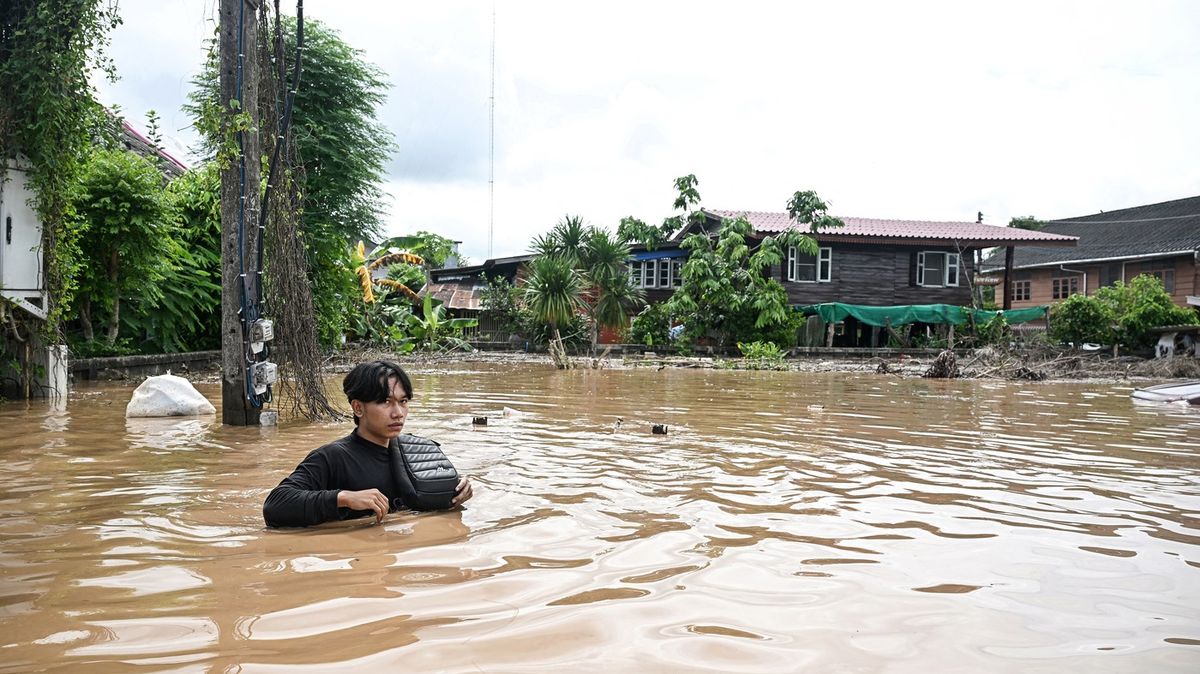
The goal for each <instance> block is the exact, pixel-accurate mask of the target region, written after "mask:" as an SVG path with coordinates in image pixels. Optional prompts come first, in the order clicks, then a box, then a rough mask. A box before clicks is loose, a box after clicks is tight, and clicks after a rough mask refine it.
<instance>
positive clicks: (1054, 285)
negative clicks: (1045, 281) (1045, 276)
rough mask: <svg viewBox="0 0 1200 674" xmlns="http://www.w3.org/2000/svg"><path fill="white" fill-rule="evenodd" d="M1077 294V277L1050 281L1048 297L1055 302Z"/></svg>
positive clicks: (1065, 277) (1062, 277) (1063, 277)
mask: <svg viewBox="0 0 1200 674" xmlns="http://www.w3.org/2000/svg"><path fill="white" fill-rule="evenodd" d="M1077 294H1079V277H1078V276H1061V277H1058V278H1053V279H1050V297H1051V299H1056V300H1065V299H1067V298H1068V297H1070V296H1071V295H1077Z"/></svg>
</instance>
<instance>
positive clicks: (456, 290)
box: [421, 281, 487, 311]
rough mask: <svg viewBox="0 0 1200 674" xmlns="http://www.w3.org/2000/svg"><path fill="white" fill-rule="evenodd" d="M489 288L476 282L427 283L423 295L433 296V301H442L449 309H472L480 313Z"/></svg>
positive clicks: (422, 291)
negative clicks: (486, 290)
mask: <svg viewBox="0 0 1200 674" xmlns="http://www.w3.org/2000/svg"><path fill="white" fill-rule="evenodd" d="M486 288H487V286H485V285H479V284H477V283H476V282H475V281H464V282H462V283H454V282H449V283H426V284H425V287H424V288H422V289H421V295H422V296H424V295H433V299H435V300H441V301H442V303H443V304H445V305H446V308H448V309H471V310H475V311H478V310H480V309H482V308H483V305H482V303H481V299H482V297H483V291H484V289H486Z"/></svg>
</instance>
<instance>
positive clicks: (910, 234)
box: [704, 209, 1079, 245]
mask: <svg viewBox="0 0 1200 674" xmlns="http://www.w3.org/2000/svg"><path fill="white" fill-rule="evenodd" d="M704 212H705V213H708V214H711V215H715V216H719V217H722V218H735V217H738V216H743V217H745V218H746V219H747V220H749V221H750V224H751V225H753V226H754V230H755V231H756V232H766V233H772V232H782V231H785V230H787V229H790V228H791V227H793V226H794V223H793V222H792V220H791V218H790V217H789V216H788V214H787V213H776V212H768V211H718V210H709V209H705V210H704ZM839 217H840V216H839ZM840 219H841V221H842V222H844V223H846V226H845V227H838V228H836V229H827V230H822V231H821V232H820V233H819V234H818V235H817V238H818V239H840V238H842V237H846V238H849V239H856V238H872V239H875V238H883V239H913V240H922V241H928V240H934V239H944V240H951V241H961V242H978V243H987V244H990V245H996V244H1001V243H1036V244H1040V245H1054V244H1058V245H1073V244H1074V242H1076V241H1078V240H1079V239H1078V237H1074V236H1063V235H1061V234H1051V233H1049V232H1039V231H1035V230H1029V229H1018V228H1016V227H999V226H997V225H985V224H982V223H977V222H932V221H928V220H883V219H879V218H848V217H841V218H840Z"/></svg>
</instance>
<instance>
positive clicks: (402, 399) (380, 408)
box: [354, 377, 408, 445]
mask: <svg viewBox="0 0 1200 674" xmlns="http://www.w3.org/2000/svg"><path fill="white" fill-rule="evenodd" d="M354 404H355V408H356V410H361V411H360V412H358V433H359V435H361V436H362V437H364V438H366V439H367V440H370V441H371V442H374V443H375V444H378V445H386V444H388V443H389V442H390V441H391V439H392V438H394V437H396V436H397V435H400V434H401V433H402V432H404V420H405V419H406V418H408V394H407V393H405V392H404V387H403V386H401V385H400V380H399V379H397V378H396V377H392V378H391V379H388V398H387V400H385V401H383V402H381V403H377V402H362V401H357V400H356V401H355V402H354Z"/></svg>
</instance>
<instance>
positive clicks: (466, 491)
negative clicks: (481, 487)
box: [450, 477, 475, 508]
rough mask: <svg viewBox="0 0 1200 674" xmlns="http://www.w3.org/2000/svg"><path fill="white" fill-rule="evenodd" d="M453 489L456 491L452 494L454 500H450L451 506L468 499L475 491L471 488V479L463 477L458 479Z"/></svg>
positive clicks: (458, 504) (460, 503)
mask: <svg viewBox="0 0 1200 674" xmlns="http://www.w3.org/2000/svg"><path fill="white" fill-rule="evenodd" d="M454 491H455V492H457V493H456V494H455V495H454V500H452V501H450V507H451V508H453V507H454V506H460V505H462V504H464V503H466V502H467V501H470V500H471V497H472V496H474V495H475V492H474V491H472V490H471V481H470V480H469V479H467V478H465V477H464V478H463V479H461V480H459V481H458V486H457V487H455V488H454Z"/></svg>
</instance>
